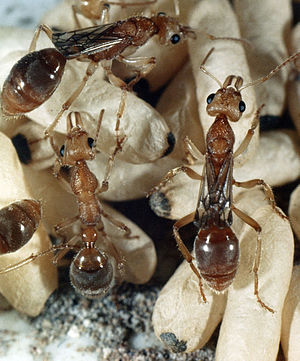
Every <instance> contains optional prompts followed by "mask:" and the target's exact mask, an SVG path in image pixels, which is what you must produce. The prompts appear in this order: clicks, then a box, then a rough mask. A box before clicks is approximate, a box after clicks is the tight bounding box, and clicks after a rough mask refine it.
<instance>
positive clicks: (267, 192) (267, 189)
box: [232, 179, 288, 219]
mask: <svg viewBox="0 0 300 361" xmlns="http://www.w3.org/2000/svg"><path fill="white" fill-rule="evenodd" d="M232 184H234V185H235V186H237V187H241V188H246V189H249V188H253V187H255V186H262V187H263V191H264V193H265V195H266V198H267V199H268V201H269V202H270V204H271V206H272V208H273V210H274V212H275V213H277V214H278V215H279V216H280V217H281V218H283V219H288V217H287V216H286V215H285V214H284V213H283V212H282V211H281V210H280V209H279V208H278V207H276V202H275V197H274V193H273V191H272V189H271V187H270V186H269V185H268V184H267V183H266V182H265V181H264V180H263V179H251V180H249V181H245V182H237V181H236V180H235V179H233V182H232Z"/></svg>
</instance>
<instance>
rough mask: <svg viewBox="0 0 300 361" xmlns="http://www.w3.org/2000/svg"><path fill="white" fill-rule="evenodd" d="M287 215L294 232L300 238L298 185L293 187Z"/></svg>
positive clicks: (299, 187) (299, 192)
mask: <svg viewBox="0 0 300 361" xmlns="http://www.w3.org/2000/svg"><path fill="white" fill-rule="evenodd" d="M289 217H290V221H291V224H292V227H293V230H294V232H295V233H296V236H297V237H298V239H300V185H298V187H297V188H296V189H294V191H293V193H292V194H291V198H290V203H289Z"/></svg>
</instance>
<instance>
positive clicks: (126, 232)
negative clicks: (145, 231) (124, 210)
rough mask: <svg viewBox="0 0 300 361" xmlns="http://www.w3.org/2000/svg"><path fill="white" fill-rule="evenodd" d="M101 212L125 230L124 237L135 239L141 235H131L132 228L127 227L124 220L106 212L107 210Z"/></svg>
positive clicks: (112, 222)
mask: <svg viewBox="0 0 300 361" xmlns="http://www.w3.org/2000/svg"><path fill="white" fill-rule="evenodd" d="M101 214H102V216H103V217H105V218H106V219H107V220H108V221H109V222H110V223H111V224H113V225H114V226H116V227H117V228H119V229H120V230H121V231H123V232H124V238H128V239H134V238H139V236H131V232H132V231H131V229H130V228H129V227H127V226H126V225H125V224H124V223H123V222H121V221H119V220H117V219H115V218H114V217H112V216H111V215H110V214H108V213H106V212H105V211H103V210H101Z"/></svg>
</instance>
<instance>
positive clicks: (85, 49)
mask: <svg viewBox="0 0 300 361" xmlns="http://www.w3.org/2000/svg"><path fill="white" fill-rule="evenodd" d="M113 27H115V24H106V25H99V26H92V27H89V28H84V29H79V30H74V31H67V32H63V33H61V32H54V33H53V35H52V42H53V44H54V45H55V47H56V48H57V50H58V51H59V52H61V53H62V54H63V55H64V56H65V57H66V58H67V59H70V58H76V57H79V56H81V55H83V54H86V55H91V54H94V53H97V52H101V51H104V50H108V49H110V48H111V47H113V46H115V45H117V44H120V43H122V42H123V41H124V38H122V37H119V36H114V35H111V34H110V33H111V31H110V30H111V29H112V28H113Z"/></svg>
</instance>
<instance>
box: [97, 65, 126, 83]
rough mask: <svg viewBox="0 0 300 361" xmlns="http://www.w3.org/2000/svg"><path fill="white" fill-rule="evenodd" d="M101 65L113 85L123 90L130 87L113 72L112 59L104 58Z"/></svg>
mask: <svg viewBox="0 0 300 361" xmlns="http://www.w3.org/2000/svg"><path fill="white" fill-rule="evenodd" d="M101 66H102V68H103V69H104V71H105V73H106V76H107V78H108V80H109V82H110V83H111V84H112V85H114V86H116V87H117V88H120V89H123V90H127V89H128V87H127V84H126V83H125V82H124V81H123V80H122V79H121V78H119V77H117V76H116V75H115V74H114V73H113V72H112V70H111V68H112V60H102V61H101Z"/></svg>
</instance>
